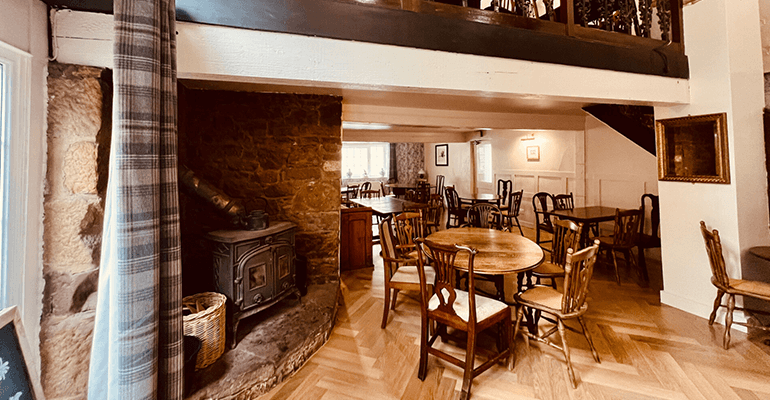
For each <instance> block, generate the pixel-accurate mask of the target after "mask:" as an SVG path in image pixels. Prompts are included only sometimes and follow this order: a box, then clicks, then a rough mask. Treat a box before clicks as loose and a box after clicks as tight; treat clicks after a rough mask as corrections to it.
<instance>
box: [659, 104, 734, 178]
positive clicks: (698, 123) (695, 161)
mask: <svg viewBox="0 0 770 400" xmlns="http://www.w3.org/2000/svg"><path fill="white" fill-rule="evenodd" d="M655 133H656V136H657V144H658V180H661V181H681V182H694V183H722V184H729V183H730V161H729V155H728V152H727V114H725V113H719V114H708V115H697V116H690V117H680V118H670V119H662V120H658V121H655Z"/></svg>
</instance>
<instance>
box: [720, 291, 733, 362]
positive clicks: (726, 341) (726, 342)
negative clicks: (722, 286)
mask: <svg viewBox="0 0 770 400" xmlns="http://www.w3.org/2000/svg"><path fill="white" fill-rule="evenodd" d="M728 296H729V297H728V298H727V315H725V337H724V339H722V347H724V348H725V350H727V348H728V347H730V326H732V324H733V310H735V295H734V294H729V295H728Z"/></svg>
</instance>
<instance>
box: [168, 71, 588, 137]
mask: <svg viewBox="0 0 770 400" xmlns="http://www.w3.org/2000/svg"><path fill="white" fill-rule="evenodd" d="M180 82H182V83H183V84H184V85H185V86H186V87H188V88H191V89H207V90H232V91H241V92H242V91H247V92H267V93H301V94H318V95H332V96H340V97H342V101H343V104H344V105H345V107H346V108H351V107H357V106H374V107H379V108H398V109H412V110H415V111H418V110H425V113H426V115H427V114H430V113H433V114H435V113H436V112H447V111H449V112H452V114H454V115H455V116H456V115H462V114H468V115H470V114H474V113H485V114H484V115H488V114H489V113H495V114H537V115H539V116H541V117H545V118H549V116H553V117H554V118H556V117H564V116H570V117H582V116H584V115H585V112H584V111H582V107H584V106H586V105H590V104H592V103H585V102H578V101H564V100H558V99H555V98H548V97H546V96H531V95H529V96H515V95H508V96H505V97H500V95H499V94H496V96H493V95H492V94H490V93H484V92H478V93H477V94H476V95H473V96H469V95H467V94H457V95H452V94H446V93H441V94H438V93H436V94H433V93H425V92H420V93H417V92H408V91H394V90H392V89H387V90H368V89H367V90H363V89H351V88H328V87H309V86H293V85H278V84H262V83H245V82H224V81H211V80H189V79H180ZM418 112H419V111H418ZM350 114H352V113H350ZM359 114H360V113H356V115H359ZM353 118H354V119H349V118H348V119H346V118H345V117H344V116H343V120H344V121H346V122H380V121H372V120H364V119H365V118H358V117H353ZM469 119H471V118H469ZM476 119H478V118H476ZM573 119H574V118H573ZM457 120H461V119H460V118H452V120H450V119H441V118H426V119H425V120H424V121H421V122H419V123H402V124H394V123H390V124H389V126H388V127H384V128H383V127H381V128H380V129H377V130H366V129H346V130H345V132H344V133H343V137H349V138H355V139H352V140H362V141H363V140H376V141H383V138H392V139H393V140H399V141H431V140H433V138H435V137H444V138H447V137H453V138H455V139H456V140H457V141H462V140H465V138H466V137H467V136H468V135H470V134H473V133H475V132H478V130H479V129H487V128H494V129H501V126H499V123H498V126H494V127H492V126H483V123H481V122H479V123H475V124H472V126H469V125H464V124H458V123H457ZM479 124H481V125H479ZM511 128H512V129H513V128H516V127H515V126H511ZM346 140H347V139H346Z"/></svg>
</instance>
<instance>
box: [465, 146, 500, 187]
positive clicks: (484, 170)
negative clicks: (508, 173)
mask: <svg viewBox="0 0 770 400" xmlns="http://www.w3.org/2000/svg"><path fill="white" fill-rule="evenodd" d="M471 143H472V144H473V145H472V147H471V148H472V149H473V150H474V151H473V153H474V157H473V158H474V161H475V162H474V163H473V166H474V170H475V171H474V176H475V178H476V179H475V180H476V186H475V188H474V189H475V192H476V193H478V194H481V193H493V194H494V193H496V191H497V189H496V188H495V182H494V173H493V172H492V143H491V142H488V141H482V140H475V141H473V142H471Z"/></svg>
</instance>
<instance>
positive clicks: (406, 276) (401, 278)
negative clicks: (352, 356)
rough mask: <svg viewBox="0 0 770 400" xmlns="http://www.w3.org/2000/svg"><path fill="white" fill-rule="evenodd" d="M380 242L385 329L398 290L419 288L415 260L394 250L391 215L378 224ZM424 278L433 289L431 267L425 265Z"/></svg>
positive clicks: (430, 288) (383, 321) (383, 323)
mask: <svg viewBox="0 0 770 400" xmlns="http://www.w3.org/2000/svg"><path fill="white" fill-rule="evenodd" d="M379 228H380V243H381V245H382V262H383V266H384V270H385V285H384V286H385V301H384V309H383V312H382V324H381V325H380V327H381V328H382V329H385V326H386V325H387V323H388V310H395V309H396V299H397V298H398V292H399V291H400V290H415V291H419V290H420V277H419V274H418V272H417V260H416V259H406V258H400V253H399V252H398V251H397V250H396V242H395V237H394V236H393V216H389V217H387V218H385V219H383V220H382V222H380V224H379ZM424 270H425V272H424V273H425V279H426V285H427V287H428V290H429V291H432V290H433V281H434V280H435V272H434V271H433V268H432V267H429V266H426V267H425V268H424Z"/></svg>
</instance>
